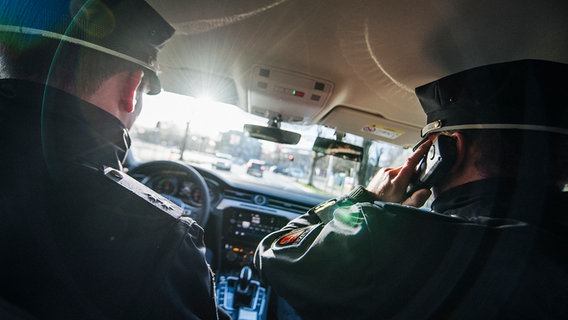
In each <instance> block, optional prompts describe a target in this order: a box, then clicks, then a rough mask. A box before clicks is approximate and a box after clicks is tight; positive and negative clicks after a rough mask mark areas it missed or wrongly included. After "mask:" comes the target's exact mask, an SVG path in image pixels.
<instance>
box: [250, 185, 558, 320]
mask: <svg viewBox="0 0 568 320" xmlns="http://www.w3.org/2000/svg"><path fill="white" fill-rule="evenodd" d="M512 190H515V187H514V184H513V183H512V182H509V181H505V180H502V179H490V180H484V181H478V182H473V183H470V184H466V185H463V186H461V187H457V188H455V189H453V190H451V191H449V192H448V193H446V194H442V195H441V196H440V197H438V198H437V199H436V200H435V202H434V203H433V208H434V210H437V211H438V212H441V213H438V212H436V211H426V210H423V209H416V208H411V207H406V206H402V205H398V204H392V203H385V202H379V201H375V200H376V198H375V197H374V195H372V194H371V193H369V192H368V191H366V190H365V189H363V188H362V187H359V188H358V189H356V190H354V191H353V192H352V193H351V194H350V195H349V196H346V197H343V198H339V199H337V200H331V201H328V202H325V203H323V204H321V205H319V206H317V207H315V208H313V209H311V210H310V211H309V212H308V213H306V214H304V215H302V216H300V217H298V218H296V219H295V220H292V221H291V222H290V223H289V224H288V225H287V226H286V227H284V228H283V229H282V230H280V231H277V232H274V233H272V234H270V235H268V236H267V237H266V238H264V239H263V240H262V242H261V243H260V245H259V247H258V249H257V252H256V254H255V266H256V267H257V268H258V269H259V270H260V271H261V273H262V275H263V276H264V277H265V278H266V280H268V282H269V283H270V284H271V286H272V288H273V289H274V291H275V293H276V294H278V295H279V296H282V297H283V298H285V299H286V300H287V301H288V302H289V303H290V304H291V305H292V306H293V307H294V308H295V309H296V311H297V312H298V313H299V315H301V316H302V317H303V318H304V319H524V318H526V319H566V318H567V317H566V316H567V314H568V273H567V263H566V251H565V250H566V248H568V247H567V246H566V244H567V241H566V232H565V229H564V230H563V231H559V230H558V229H557V228H556V226H557V225H555V224H553V223H550V222H549V221H546V222H545V221H536V219H533V218H531V217H530V215H529V216H527V215H526V214H521V213H522V212H524V213H527V212H528V211H532V210H537V211H539V212H541V211H542V210H549V209H550V210H551V209H555V210H561V211H564V212H563V213H562V215H564V214H565V210H566V201H565V195H563V194H561V193H560V192H559V191H551V195H552V196H551V197H552V198H546V200H547V202H546V203H543V202H539V199H537V198H534V197H531V195H529V194H526V195H523V196H524V197H525V198H526V199H528V200H529V201H524V202H523V203H522V205H519V206H515V208H512V207H511V206H509V205H507V204H508V203H509V200H511V197H512V194H513V193H514V192H513V191H512ZM552 199H554V200H552ZM530 201H532V202H534V203H531V202H530ZM560 203H562V204H563V206H559V204H560ZM517 209H518V211H515V210H517ZM512 210H513V211H512ZM527 210H528V211H527ZM462 214H463V215H462Z"/></svg>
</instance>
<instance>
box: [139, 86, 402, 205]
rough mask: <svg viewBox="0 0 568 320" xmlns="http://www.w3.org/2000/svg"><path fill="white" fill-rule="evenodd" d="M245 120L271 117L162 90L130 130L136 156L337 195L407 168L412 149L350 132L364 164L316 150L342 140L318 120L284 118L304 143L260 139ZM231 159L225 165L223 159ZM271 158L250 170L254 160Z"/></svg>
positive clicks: (147, 102)
mask: <svg viewBox="0 0 568 320" xmlns="http://www.w3.org/2000/svg"><path fill="white" fill-rule="evenodd" d="M244 124H255V125H266V124H267V119H265V118H262V117H258V116H255V115H251V114H249V113H246V112H244V111H243V110H241V109H240V108H238V107H236V106H233V105H228V104H223V103H219V102H215V101H211V100H207V99H196V98H192V97H187V96H182V95H177V94H173V93H169V92H162V93H160V94H158V95H155V96H150V95H146V96H145V97H144V107H143V111H142V113H141V115H140V117H139V118H138V120H137V122H136V124H135V126H134V127H133V128H132V130H131V136H132V141H133V142H132V149H131V152H132V156H133V158H134V159H135V161H138V162H147V161H152V160H181V161H185V162H187V163H189V164H191V165H193V166H199V167H202V168H206V169H210V170H214V171H215V172H216V173H217V174H219V175H222V176H224V177H225V178H227V179H228V180H248V181H252V182H254V183H256V184H263V185H267V186H271V187H279V186H282V187H289V186H290V185H291V184H293V185H295V186H297V187H298V188H300V189H301V190H302V191H303V192H309V193H318V194H322V195H326V196H330V197H334V196H340V195H343V194H346V193H348V192H349V191H350V190H351V189H353V188H354V187H355V186H357V185H359V184H360V185H366V184H367V183H368V181H369V180H370V178H371V177H372V175H373V174H374V173H375V172H376V171H378V170H379V169H380V168H381V167H387V166H388V167H393V166H399V165H401V164H402V163H403V162H404V160H405V159H406V157H407V156H408V154H409V150H407V149H404V148H401V147H399V146H395V145H392V144H388V143H382V142H377V141H371V140H365V139H363V138H361V137H359V136H356V135H352V134H346V135H345V137H344V138H343V140H342V141H343V142H348V143H351V144H354V145H358V146H361V147H363V149H364V157H363V160H362V161H361V162H355V161H350V160H345V159H342V158H338V157H333V156H330V155H324V154H319V153H316V152H314V151H312V147H313V144H314V141H315V140H316V138H317V137H318V136H322V137H326V138H330V139H335V138H336V137H335V136H334V134H335V132H334V130H332V129H330V128H324V127H321V126H316V125H299V124H288V123H282V125H281V128H282V129H284V130H289V131H293V132H297V133H299V134H301V135H302V138H301V139H300V142H299V143H298V144H297V145H286V144H279V143H274V142H270V141H265V140H258V139H255V138H251V137H248V136H246V135H245V134H244V133H243V125H244ZM220 155H222V157H223V158H225V159H230V165H228V164H227V163H226V161H225V163H224V164H222V165H221V164H220V162H219V156H220ZM253 162H259V163H264V165H262V166H255V167H254V168H251V165H250V164H251V163H253Z"/></svg>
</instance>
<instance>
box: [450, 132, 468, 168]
mask: <svg viewBox="0 0 568 320" xmlns="http://www.w3.org/2000/svg"><path fill="white" fill-rule="evenodd" d="M450 137H451V138H452V139H453V141H454V143H455V150H456V160H455V162H454V166H453V167H452V172H455V171H462V170H463V167H464V165H466V163H467V160H468V152H469V150H468V141H467V139H466V137H465V135H463V134H462V133H460V132H453V133H452V134H451V135H450Z"/></svg>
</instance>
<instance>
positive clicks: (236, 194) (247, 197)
mask: <svg viewBox="0 0 568 320" xmlns="http://www.w3.org/2000/svg"><path fill="white" fill-rule="evenodd" d="M224 196H225V198H227V199H232V200H239V201H242V202H248V203H253V200H252V198H253V194H251V193H247V192H240V191H236V190H230V189H227V190H225V192H224Z"/></svg>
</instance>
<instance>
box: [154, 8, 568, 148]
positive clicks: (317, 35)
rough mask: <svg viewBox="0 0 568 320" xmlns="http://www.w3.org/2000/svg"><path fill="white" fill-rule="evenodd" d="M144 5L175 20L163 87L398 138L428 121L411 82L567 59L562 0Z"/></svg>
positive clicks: (408, 138)
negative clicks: (519, 62)
mask: <svg viewBox="0 0 568 320" xmlns="http://www.w3.org/2000/svg"><path fill="white" fill-rule="evenodd" d="M148 2H149V3H150V4H151V5H152V6H154V8H155V9H156V10H157V11H158V12H160V14H162V16H164V18H166V19H167V20H168V21H169V22H170V23H171V24H172V25H173V26H174V28H175V29H176V34H175V36H174V37H173V38H172V40H171V41H170V42H169V43H168V45H167V46H166V47H165V48H164V50H163V51H162V52H161V54H160V57H159V61H160V65H161V68H162V73H161V75H160V78H161V79H162V83H163V86H164V90H166V91H172V92H177V93H182V94H187V95H194V96H195V95H199V91H205V90H210V93H211V92H212V94H213V96H214V97H216V98H217V99H220V100H223V101H225V102H229V103H232V104H235V105H237V106H239V107H241V108H243V109H244V110H246V111H248V112H251V113H254V114H257V115H261V116H265V117H267V118H270V117H272V116H274V115H276V114H280V115H282V118H283V120H284V121H285V122H292V123H294V122H296V123H302V124H315V123H319V124H322V125H326V126H329V127H332V128H336V129H337V130H339V131H344V132H351V133H355V134H358V135H362V136H365V137H368V138H372V139H379V140H384V141H387V142H391V143H395V144H399V145H409V144H412V143H413V142H415V141H417V140H418V139H419V132H420V129H421V128H422V127H423V126H424V125H425V121H426V118H425V115H424V113H423V112H422V109H421V107H420V104H419V102H418V100H417V99H416V97H415V95H414V88H415V87H417V86H419V85H422V84H425V83H427V82H430V81H433V80H435V79H437V78H440V77H443V76H445V75H448V74H451V73H454V72H457V71H461V70H464V69H467V68H471V67H475V66H479V65H483V64H489V63H497V62H502V61H508V60H517V59H525V58H532V59H545V60H553V61H559V62H564V63H568V19H567V18H568V1H565V0H552V1H546V0H544V1H534V0H533V1H528V0H509V1H495V0H427V1H405V0H386V1H385V0H374V1H373V0H369V1H364V0H363V1H352V0H272V1H262V0H240V1H234V0H216V1H211V0H198V1H187V0H148ZM262 70H264V72H266V71H268V74H270V77H273V78H267V79H265V80H266V82H267V86H268V88H267V87H266V86H264V87H262V88H259V87H258V86H259V79H260V78H262V76H263V75H262V72H263V71H262ZM259 72H260V75H259ZM265 75H266V74H264V76H265ZM259 77H260V78H259ZM261 80H262V79H261ZM559 81H566V80H565V79H562V80H559ZM314 84H317V85H321V87H323V88H324V89H323V90H322V88H321V87H320V88H319V89H320V90H319V91H318V90H316V89H314ZM317 85H316V87H317ZM291 90H297V91H296V93H297V92H300V93H302V94H304V95H303V96H302V97H300V96H295V95H294V94H293V93H294V91H291ZM314 92H315V93H317V97H316V98H318V100H317V101H314V99H313V97H314ZM310 97H311V98H312V99H310ZM370 127H373V128H375V129H376V128H378V129H384V130H379V132H378V133H377V132H376V131H373V130H369V128H370ZM385 130H386V131H385ZM380 131H382V132H383V134H381V133H380ZM385 132H386V134H384V133H385ZM389 133H393V134H389Z"/></svg>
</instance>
